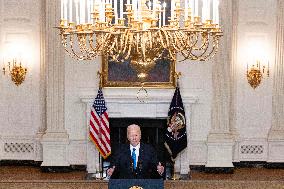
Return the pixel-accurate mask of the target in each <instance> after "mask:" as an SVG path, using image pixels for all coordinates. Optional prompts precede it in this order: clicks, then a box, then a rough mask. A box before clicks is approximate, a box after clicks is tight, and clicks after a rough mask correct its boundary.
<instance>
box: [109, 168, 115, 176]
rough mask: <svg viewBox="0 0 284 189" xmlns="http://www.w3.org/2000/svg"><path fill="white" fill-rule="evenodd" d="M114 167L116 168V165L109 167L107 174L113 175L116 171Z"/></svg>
mask: <svg viewBox="0 0 284 189" xmlns="http://www.w3.org/2000/svg"><path fill="white" fill-rule="evenodd" d="M114 169H115V166H113V167H111V168H109V169H108V170H107V175H108V176H111V175H112V174H113V172H114Z"/></svg>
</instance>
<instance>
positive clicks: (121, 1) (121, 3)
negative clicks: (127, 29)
mask: <svg viewBox="0 0 284 189" xmlns="http://www.w3.org/2000/svg"><path fill="white" fill-rule="evenodd" d="M119 4H120V19H123V0H120V2H119Z"/></svg>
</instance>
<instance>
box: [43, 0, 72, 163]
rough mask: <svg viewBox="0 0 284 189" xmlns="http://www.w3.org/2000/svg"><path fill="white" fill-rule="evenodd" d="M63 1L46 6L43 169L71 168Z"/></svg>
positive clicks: (51, 2)
mask: <svg viewBox="0 0 284 189" xmlns="http://www.w3.org/2000/svg"><path fill="white" fill-rule="evenodd" d="M59 19H60V1H59V0H50V1H48V3H46V28H45V30H46V33H47V32H48V35H46V38H45V48H46V60H45V61H46V76H47V78H46V80H47V84H46V88H47V89H46V93H47V97H46V98H47V99H46V126H47V127H46V131H45V134H44V135H43V137H42V140H41V143H42V147H43V162H42V165H41V166H69V165H70V164H69V162H68V156H67V152H68V150H67V147H68V144H69V137H68V134H67V132H66V130H65V128H64V88H65V87H64V79H65V67H64V66H65V65H64V54H65V53H64V51H63V49H62V47H61V44H60V38H59V35H58V30H57V29H55V28H54V27H55V26H57V25H58V23H59Z"/></svg>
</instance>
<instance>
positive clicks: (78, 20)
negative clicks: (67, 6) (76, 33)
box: [75, 0, 80, 24]
mask: <svg viewBox="0 0 284 189" xmlns="http://www.w3.org/2000/svg"><path fill="white" fill-rule="evenodd" d="M75 11H76V13H75V14H76V24H80V19H79V2H78V0H76V1H75Z"/></svg>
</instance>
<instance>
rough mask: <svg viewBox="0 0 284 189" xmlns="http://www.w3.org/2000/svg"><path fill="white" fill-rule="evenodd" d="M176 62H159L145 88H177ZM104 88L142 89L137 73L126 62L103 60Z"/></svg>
mask: <svg viewBox="0 0 284 189" xmlns="http://www.w3.org/2000/svg"><path fill="white" fill-rule="evenodd" d="M175 75H176V62H174V61H170V60H158V61H157V62H156V65H155V66H154V68H153V69H152V70H150V72H149V75H148V77H147V79H146V80H145V81H143V87H144V88H175V87H176V79H175ZM102 87H137V88H138V87H141V81H139V79H138V77H137V73H136V71H135V70H133V69H132V68H131V66H130V64H129V61H128V62H127V61H125V62H120V63H117V62H112V61H109V60H108V59H107V58H106V57H103V58H102Z"/></svg>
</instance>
